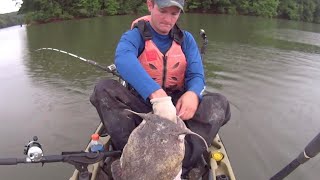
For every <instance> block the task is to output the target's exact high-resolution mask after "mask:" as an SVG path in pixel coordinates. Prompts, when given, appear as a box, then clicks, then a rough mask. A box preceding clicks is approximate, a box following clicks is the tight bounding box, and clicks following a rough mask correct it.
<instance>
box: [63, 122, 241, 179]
mask: <svg viewBox="0 0 320 180" xmlns="http://www.w3.org/2000/svg"><path fill="white" fill-rule="evenodd" d="M102 130H103V125H102V123H100V124H99V126H98V128H97V129H96V132H95V133H98V134H100V133H101V132H102ZM100 139H101V141H102V142H103V143H104V144H107V143H108V141H109V139H110V137H109V136H106V137H101V138H100ZM85 151H86V152H88V151H89V143H88V146H87V147H86V149H85ZM209 152H210V155H211V156H212V157H211V158H210V166H211V171H212V178H211V179H212V180H219V179H223V180H235V179H236V178H235V175H234V172H233V170H232V166H231V163H230V160H229V157H228V155H227V152H226V149H225V147H224V145H223V143H222V141H221V139H220V137H219V135H218V134H217V136H216V137H215V138H214V140H213V142H212V144H211V146H210V147H209ZM216 153H217V154H218V155H221V154H222V157H223V158H222V159H221V160H215V158H213V156H214V155H213V154H216ZM219 157H221V156H219ZM216 159H219V158H216ZM102 163H103V162H98V163H95V164H93V165H89V166H88V170H89V172H91V173H92V176H91V180H96V179H97V175H98V173H99V168H100V166H101V164H102ZM78 176H79V172H78V170H75V171H74V172H73V175H72V176H71V177H70V179H69V180H78V179H79V178H78Z"/></svg>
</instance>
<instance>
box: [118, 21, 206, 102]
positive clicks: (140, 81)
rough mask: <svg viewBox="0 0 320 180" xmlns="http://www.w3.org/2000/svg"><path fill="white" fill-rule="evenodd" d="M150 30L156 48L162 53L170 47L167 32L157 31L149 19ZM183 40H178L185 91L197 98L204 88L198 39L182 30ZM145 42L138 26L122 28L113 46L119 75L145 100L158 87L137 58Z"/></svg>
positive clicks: (169, 38) (170, 39)
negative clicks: (184, 69) (179, 41)
mask: <svg viewBox="0 0 320 180" xmlns="http://www.w3.org/2000/svg"><path fill="white" fill-rule="evenodd" d="M147 25H148V26H149V29H150V30H151V34H152V41H153V42H154V43H155V44H156V46H157V47H158V49H159V50H160V51H161V52H162V53H163V54H165V52H166V51H167V50H168V49H169V48H170V47H171V44H172V41H173V39H172V38H171V37H170V35H161V34H158V33H157V32H156V31H155V30H153V28H152V27H151V25H150V24H149V23H147ZM183 33H184V40H183V42H182V44H181V47H182V51H183V52H184V54H185V56H186V59H187V69H186V75H185V89H186V91H192V92H195V93H196V94H197V95H198V97H199V99H201V98H202V95H201V92H202V91H203V90H204V86H205V80H204V70H203V65H202V61H201V56H200V53H199V49H198V46H197V43H196V42H195V40H194V38H193V36H192V35H191V33H189V32H187V31H183ZM144 46H145V42H144V40H143V37H142V36H141V35H140V33H139V30H138V28H134V29H132V30H129V31H127V32H125V33H124V34H123V35H122V37H121V39H120V41H119V43H118V46H117V49H116V53H115V65H116V67H117V70H118V72H119V73H120V75H121V76H122V78H123V79H124V80H125V81H126V82H128V83H129V84H130V85H131V86H132V87H133V88H134V89H135V90H136V91H137V92H138V93H139V94H140V95H141V96H142V97H143V98H144V99H145V100H146V99H147V98H148V97H149V96H150V95H151V94H152V93H153V92H155V91H156V90H158V89H161V87H160V85H159V84H158V83H157V82H155V81H154V80H153V79H152V78H151V77H150V76H149V74H148V73H147V72H146V71H145V70H144V68H143V67H142V65H141V64H140V62H139V60H138V56H139V55H140V54H141V53H142V51H143V49H144Z"/></svg>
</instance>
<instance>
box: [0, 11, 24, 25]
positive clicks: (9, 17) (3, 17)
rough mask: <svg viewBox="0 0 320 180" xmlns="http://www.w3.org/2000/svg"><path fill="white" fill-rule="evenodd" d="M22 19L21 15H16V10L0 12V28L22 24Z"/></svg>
mask: <svg viewBox="0 0 320 180" xmlns="http://www.w3.org/2000/svg"><path fill="white" fill-rule="evenodd" d="M23 19H24V18H23V16H22V15H18V14H17V12H13V13H7V14H0V28H5V27H10V26H15V25H22V24H23V21H24V20H23Z"/></svg>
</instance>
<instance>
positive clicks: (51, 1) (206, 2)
mask: <svg viewBox="0 0 320 180" xmlns="http://www.w3.org/2000/svg"><path fill="white" fill-rule="evenodd" d="M13 1H16V0H13ZM145 2H146V0H24V1H23V4H21V8H20V10H19V14H24V17H25V23H27V24H28V23H32V22H37V23H46V22H50V21H55V20H67V19H74V18H86V17H95V16H105V15H124V14H146V13H147V7H146V3H145ZM185 12H191V13H192V12H197V13H216V14H231V15H250V16H262V17H267V18H284V19H289V20H297V21H306V22H313V23H320V0H188V1H187V2H186V5H185ZM1 19H2V18H1V17H0V23H1ZM2 21H3V20H2Z"/></svg>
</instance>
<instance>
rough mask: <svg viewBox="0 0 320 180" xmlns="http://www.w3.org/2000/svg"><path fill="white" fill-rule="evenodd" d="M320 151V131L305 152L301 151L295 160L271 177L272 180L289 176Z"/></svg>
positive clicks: (279, 179)
mask: <svg viewBox="0 0 320 180" xmlns="http://www.w3.org/2000/svg"><path fill="white" fill-rule="evenodd" d="M319 152H320V133H319V134H318V135H317V136H316V137H315V138H313V139H312V141H311V142H310V143H309V144H308V145H307V146H306V148H305V149H304V152H302V153H300V154H299V156H298V157H297V158H296V159H295V160H293V161H292V162H291V163H290V164H288V165H287V166H286V167H284V168H283V169H282V170H281V171H279V172H278V173H277V174H276V175H274V176H273V177H271V178H270V180H281V179H284V178H285V177H287V176H288V175H289V174H290V173H291V172H293V171H294V170H295V169H296V168H297V167H298V166H300V165H301V164H303V163H305V162H307V161H308V160H309V159H310V158H313V157H315V156H316V155H317V154H318V153H319Z"/></svg>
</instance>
